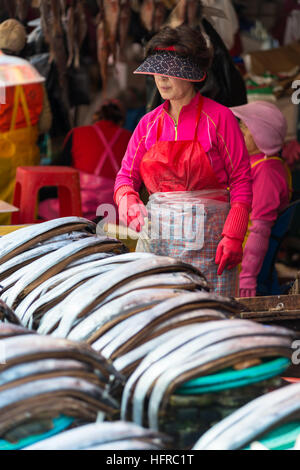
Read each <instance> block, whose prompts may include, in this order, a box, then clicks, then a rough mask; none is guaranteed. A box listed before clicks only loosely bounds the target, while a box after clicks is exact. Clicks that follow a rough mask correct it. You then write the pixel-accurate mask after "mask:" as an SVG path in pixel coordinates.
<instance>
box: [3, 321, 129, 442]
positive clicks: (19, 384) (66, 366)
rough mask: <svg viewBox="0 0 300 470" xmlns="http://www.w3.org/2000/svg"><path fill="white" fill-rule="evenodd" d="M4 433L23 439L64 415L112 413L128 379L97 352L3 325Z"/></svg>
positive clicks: (6, 436) (87, 416)
mask: <svg viewBox="0 0 300 470" xmlns="http://www.w3.org/2000/svg"><path fill="white" fill-rule="evenodd" d="M0 348H1V364H0V416H1V419H0V436H1V438H3V439H7V440H11V439H13V440H18V438H20V436H23V435H24V432H25V431H26V428H27V432H28V433H29V434H30V432H31V431H32V429H33V428H32V426H33V424H35V428H34V429H35V432H36V431H37V426H38V425H40V426H41V425H42V424H43V423H44V422H45V420H48V421H49V420H51V419H53V418H55V417H57V416H59V415H60V414H64V415H67V416H71V417H73V418H77V419H80V420H84V421H85V422H94V421H95V420H96V419H97V417H98V414H99V413H101V414H103V415H104V416H106V417H111V416H113V415H115V414H116V413H118V410H119V403H118V401H116V399H115V398H114V397H113V396H112V395H111V391H112V390H113V388H114V386H118V385H119V382H120V381H122V377H121V375H120V374H118V373H117V372H116V371H115V370H114V368H113V367H112V366H111V364H109V363H108V362H107V361H106V360H105V358H103V357H101V355H100V354H98V353H97V352H96V351H95V350H93V349H92V348H91V347H90V346H88V345H87V344H84V343H75V342H72V341H69V340H65V339H56V338H52V337H50V336H47V337H43V336H41V335H38V334H36V333H34V332H32V331H30V330H28V329H25V328H22V327H20V326H17V325H13V324H9V323H0Z"/></svg>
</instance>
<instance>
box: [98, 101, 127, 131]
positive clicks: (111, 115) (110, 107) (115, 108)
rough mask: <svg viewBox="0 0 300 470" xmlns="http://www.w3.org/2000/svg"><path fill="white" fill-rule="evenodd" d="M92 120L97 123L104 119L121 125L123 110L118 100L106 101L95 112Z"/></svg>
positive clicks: (123, 118)
mask: <svg viewBox="0 0 300 470" xmlns="http://www.w3.org/2000/svg"><path fill="white" fill-rule="evenodd" d="M94 119H95V120H97V121H101V120H102V119H104V120H106V121H112V122H114V123H115V124H118V125H121V124H122V123H123V121H124V120H125V110H124V109H123V106H122V104H121V103H120V102H119V101H118V100H107V101H105V102H104V103H103V104H102V106H101V108H100V109H99V110H98V111H96V113H95V116H94Z"/></svg>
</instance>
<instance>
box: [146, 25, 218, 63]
mask: <svg viewBox="0 0 300 470" xmlns="http://www.w3.org/2000/svg"><path fill="white" fill-rule="evenodd" d="M169 46H175V50H176V53H177V54H179V55H181V56H189V57H190V58H191V59H192V61H193V62H194V63H195V64H196V65H198V67H199V68H200V69H201V70H203V71H204V72H206V71H207V70H208V69H209V68H210V65H211V62H212V58H213V51H212V48H211V47H209V46H208V45H207V43H206V40H205V38H204V36H203V34H202V33H201V31H200V30H197V29H194V28H191V27H190V26H187V25H182V26H178V27H177V28H170V27H169V26H165V27H164V28H162V29H161V30H160V31H159V33H157V34H156V35H155V36H154V37H153V38H152V39H151V40H150V41H149V42H148V44H147V46H146V56H149V55H151V54H155V53H156V48H157V47H169Z"/></svg>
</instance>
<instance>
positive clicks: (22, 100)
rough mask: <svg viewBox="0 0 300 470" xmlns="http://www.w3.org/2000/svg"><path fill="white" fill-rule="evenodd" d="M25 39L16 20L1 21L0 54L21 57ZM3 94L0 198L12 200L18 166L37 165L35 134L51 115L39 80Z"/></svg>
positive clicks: (1, 221) (47, 126)
mask: <svg viewBox="0 0 300 470" xmlns="http://www.w3.org/2000/svg"><path fill="white" fill-rule="evenodd" d="M26 38H27V35H26V30H25V28H24V26H23V25H22V24H21V23H20V22H19V21H17V20H13V19H11V20H7V21H4V22H3V23H1V25H0V50H1V53H3V54H6V55H9V56H21V55H22V51H23V50H24V48H25V45H26ZM5 95H6V96H5V103H3V104H1V106H0V137H1V139H0V199H2V200H4V201H6V202H8V203H12V200H13V193H14V187H15V177H16V170H17V167H18V166H32V165H38V164H39V162H40V152H39V148H38V146H37V141H38V137H39V134H44V133H47V132H48V131H49V129H50V127H51V123H52V114H51V109H50V105H49V101H48V97H47V93H46V91H45V88H44V86H43V85H41V84H39V83H32V84H27V85H24V86H22V85H19V86H8V87H6V90H5ZM9 220H10V216H9V215H1V217H0V224H2V225H3V224H8V223H9Z"/></svg>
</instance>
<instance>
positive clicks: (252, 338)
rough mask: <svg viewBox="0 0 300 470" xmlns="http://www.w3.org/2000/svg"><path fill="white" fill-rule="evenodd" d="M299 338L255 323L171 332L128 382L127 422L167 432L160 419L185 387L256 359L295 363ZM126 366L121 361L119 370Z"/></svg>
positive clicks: (219, 324)
mask: <svg viewBox="0 0 300 470" xmlns="http://www.w3.org/2000/svg"><path fill="white" fill-rule="evenodd" d="M294 338H295V333H293V332H292V331H290V330H287V329H285V328H280V327H272V326H265V325H261V324H257V323H254V322H251V321H249V320H230V321H229V320H219V321H217V322H214V321H212V322H207V323H204V324H193V325H189V326H183V327H180V328H176V329H175V330H173V332H168V333H165V334H164V335H163V336H162V337H161V339H162V341H161V342H160V345H158V346H156V347H155V349H153V350H152V351H151V352H148V354H147V355H146V356H145V357H144V359H143V360H142V361H141V362H140V364H139V365H138V367H136V369H135V370H134V372H133V373H132V374H131V376H130V377H129V379H128V380H127V382H126V385H125V388H124V391H123V396H122V407H121V418H122V419H128V420H132V421H134V422H135V423H137V424H140V425H142V424H144V425H147V426H149V427H151V428H152V429H156V430H158V429H161V427H160V419H161V418H162V421H163V419H164V416H165V411H166V407H167V405H168V403H169V400H170V397H171V395H172V394H174V392H175V391H176V389H178V388H179V387H180V386H181V385H183V384H185V383H186V382H187V381H189V380H192V379H196V378H198V377H201V376H207V375H209V374H212V373H214V372H217V371H221V370H224V369H226V368H228V367H233V366H238V368H240V367H247V366H249V365H251V361H253V360H255V362H256V363H257V360H259V361H261V360H262V359H264V358H272V357H273V358H275V357H287V358H290V357H291V345H292V342H293V339H294ZM152 341H153V340H152ZM123 359H124V358H123ZM249 361H250V362H249ZM121 363H122V360H121V359H118V360H117V361H115V362H114V365H115V367H116V368H119V366H120V364H121ZM121 369H122V368H121Z"/></svg>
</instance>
